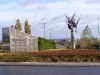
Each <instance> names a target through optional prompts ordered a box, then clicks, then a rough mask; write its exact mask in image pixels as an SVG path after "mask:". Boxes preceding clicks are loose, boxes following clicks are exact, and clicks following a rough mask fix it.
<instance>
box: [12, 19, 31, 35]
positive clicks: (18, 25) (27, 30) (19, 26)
mask: <svg viewBox="0 0 100 75" xmlns="http://www.w3.org/2000/svg"><path fill="white" fill-rule="evenodd" d="M11 28H15V29H16V30H19V31H22V24H21V22H20V20H19V19H17V20H16V25H15V26H13V25H11ZM24 32H25V33H28V34H31V25H30V24H29V22H28V20H26V21H25V23H24Z"/></svg>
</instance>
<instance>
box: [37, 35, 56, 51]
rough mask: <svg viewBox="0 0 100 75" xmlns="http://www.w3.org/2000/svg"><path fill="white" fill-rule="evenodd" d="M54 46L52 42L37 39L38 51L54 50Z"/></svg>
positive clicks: (40, 38)
mask: <svg viewBox="0 0 100 75" xmlns="http://www.w3.org/2000/svg"><path fill="white" fill-rule="evenodd" d="M55 48H56V44H55V43H54V42H53V41H50V40H47V39H44V38H42V37H38V49H39V50H48V49H55Z"/></svg>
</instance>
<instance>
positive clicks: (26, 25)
mask: <svg viewBox="0 0 100 75" xmlns="http://www.w3.org/2000/svg"><path fill="white" fill-rule="evenodd" d="M25 33H28V34H31V25H29V23H28V20H26V21H25Z"/></svg>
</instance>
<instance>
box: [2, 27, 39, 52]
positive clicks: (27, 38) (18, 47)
mask: <svg viewBox="0 0 100 75" xmlns="http://www.w3.org/2000/svg"><path fill="white" fill-rule="evenodd" d="M2 43H3V47H4V49H5V50H7V51H10V52H30V51H35V50H38V38H37V37H36V36H32V35H30V34H27V33H24V32H21V31H19V30H15V29H14V28H9V27H6V28H3V29H2Z"/></svg>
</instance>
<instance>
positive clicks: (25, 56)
mask: <svg viewBox="0 0 100 75" xmlns="http://www.w3.org/2000/svg"><path fill="white" fill-rule="evenodd" d="M0 61H1V62H99V61H100V51H99V50H60V51H39V52H31V53H1V54H0Z"/></svg>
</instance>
